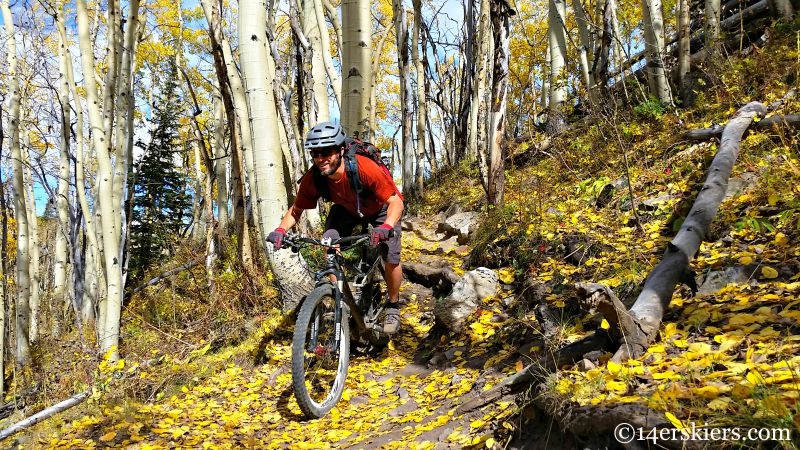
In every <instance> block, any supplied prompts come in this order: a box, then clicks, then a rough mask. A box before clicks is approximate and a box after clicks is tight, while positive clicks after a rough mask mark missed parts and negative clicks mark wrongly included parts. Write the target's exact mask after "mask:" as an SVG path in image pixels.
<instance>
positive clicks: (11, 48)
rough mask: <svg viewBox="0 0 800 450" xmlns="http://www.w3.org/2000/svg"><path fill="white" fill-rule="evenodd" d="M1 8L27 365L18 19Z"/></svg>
mask: <svg viewBox="0 0 800 450" xmlns="http://www.w3.org/2000/svg"><path fill="white" fill-rule="evenodd" d="M0 12H2V15H3V23H4V25H5V29H6V36H7V39H8V40H7V42H6V48H7V49H8V51H7V52H6V58H7V60H8V72H7V73H6V80H7V82H8V90H9V91H10V92H9V95H8V135H9V139H10V142H9V147H10V150H11V170H12V172H13V173H12V175H11V181H12V185H13V187H14V211H16V219H17V258H16V261H17V262H16V264H17V267H16V272H15V277H16V278H15V280H14V281H15V284H16V288H17V296H16V325H17V326H16V343H17V346H16V360H17V361H16V362H17V364H18V365H27V364H28V362H29V361H30V341H29V339H28V326H29V320H30V305H29V303H28V302H29V301H30V273H29V270H30V249H29V248H28V232H29V230H28V214H27V201H26V198H25V194H26V189H25V182H24V179H23V173H24V170H23V161H24V159H23V156H22V148H21V146H20V135H19V126H20V90H19V79H18V74H17V41H16V38H15V33H16V30H15V29H14V19H13V17H12V16H11V10H10V9H9V4H8V0H2V1H0Z"/></svg>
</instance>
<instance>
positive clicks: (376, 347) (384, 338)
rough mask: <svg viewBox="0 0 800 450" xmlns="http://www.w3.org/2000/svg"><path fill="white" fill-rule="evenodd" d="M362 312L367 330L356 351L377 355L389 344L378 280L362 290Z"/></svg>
mask: <svg viewBox="0 0 800 450" xmlns="http://www.w3.org/2000/svg"><path fill="white" fill-rule="evenodd" d="M361 302H362V303H361V312H362V313H363V314H364V322H365V325H366V326H367V330H366V331H365V333H364V335H362V336H361V337H360V339H358V340H357V341H355V340H354V344H351V345H355V351H357V352H358V353H361V354H365V355H371V356H377V355H379V354H380V353H381V352H382V351H383V349H384V348H386V345H387V344H389V336H388V335H386V334H385V333H384V332H383V321H382V320H383V315H382V314H381V313H382V312H383V309H384V307H383V294H382V293H381V285H380V284H379V283H378V282H372V283H368V284H365V285H364V287H363V288H362V290H361Z"/></svg>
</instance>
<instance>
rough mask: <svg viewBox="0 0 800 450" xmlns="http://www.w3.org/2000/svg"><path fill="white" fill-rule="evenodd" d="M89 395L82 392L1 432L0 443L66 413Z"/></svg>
mask: <svg viewBox="0 0 800 450" xmlns="http://www.w3.org/2000/svg"><path fill="white" fill-rule="evenodd" d="M89 394H90V391H86V392H81V393H80V394H75V395H73V396H72V397H70V398H68V399H66V400H64V401H63V402H60V403H57V404H55V405H53V406H51V407H49V408H47V409H44V410H42V411H39V412H38V413H36V414H34V415H32V416H30V417H28V418H27V419H23V420H21V421H19V422H17V423H15V424H14V425H11V426H10V427H8V428H6V429H5V430H3V431H0V441H2V440H3V439H5V438H7V437H9V436H11V435H13V434H14V433H17V432H19V431H22V430H24V429H25V428H28V427H30V426H33V425H36V424H37V423H39V422H41V421H43V420H45V419H47V418H49V417H51V416H54V415H56V414H58V413H60V412H61V411H64V410H66V409H69V408H72V407H73V406H76V405H79V404H81V403H82V402H83V401H85V400H86V399H87V398H89Z"/></svg>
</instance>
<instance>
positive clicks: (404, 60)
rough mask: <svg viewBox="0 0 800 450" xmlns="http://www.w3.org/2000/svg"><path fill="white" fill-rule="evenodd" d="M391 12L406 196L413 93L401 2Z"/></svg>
mask: <svg viewBox="0 0 800 450" xmlns="http://www.w3.org/2000/svg"><path fill="white" fill-rule="evenodd" d="M392 10H393V11H394V34H395V37H396V38H397V64H398V75H399V78H400V117H401V119H400V127H401V129H402V138H401V145H402V150H401V151H400V153H401V155H402V161H403V176H402V179H403V192H405V193H406V194H408V193H410V192H412V191H413V189H414V153H413V149H414V147H413V142H412V141H411V124H412V123H413V122H412V120H411V114H412V111H413V106H412V98H413V92H412V90H411V66H410V61H409V57H410V54H409V49H408V21H407V18H406V10H405V8H404V6H403V2H402V0H393V1H392Z"/></svg>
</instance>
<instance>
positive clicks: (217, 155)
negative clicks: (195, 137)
mask: <svg viewBox="0 0 800 450" xmlns="http://www.w3.org/2000/svg"><path fill="white" fill-rule="evenodd" d="M231 132H233V130H231ZM212 151H213V152H214V173H215V178H216V182H217V222H218V223H217V226H218V227H220V229H222V230H225V231H223V232H227V229H228V217H229V215H228V163H229V161H230V157H229V156H228V154H227V151H226V149H225V111H224V109H223V105H222V99H220V98H218V97H215V99H214V140H213V141H212Z"/></svg>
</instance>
